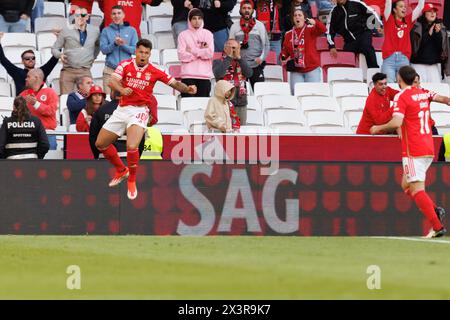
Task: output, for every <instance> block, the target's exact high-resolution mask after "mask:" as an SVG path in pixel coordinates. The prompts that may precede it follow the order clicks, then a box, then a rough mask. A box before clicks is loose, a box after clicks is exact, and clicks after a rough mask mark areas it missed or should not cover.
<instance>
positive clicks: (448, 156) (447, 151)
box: [442, 132, 450, 162]
mask: <svg viewBox="0 0 450 320" xmlns="http://www.w3.org/2000/svg"><path fill="white" fill-rule="evenodd" d="M442 143H443V144H444V157H445V161H446V162H450V132H449V133H446V134H444V137H443V141H442Z"/></svg>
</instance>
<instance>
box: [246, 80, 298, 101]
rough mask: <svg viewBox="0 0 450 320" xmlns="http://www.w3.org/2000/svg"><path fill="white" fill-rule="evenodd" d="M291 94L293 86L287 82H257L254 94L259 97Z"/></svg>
mask: <svg viewBox="0 0 450 320" xmlns="http://www.w3.org/2000/svg"><path fill="white" fill-rule="evenodd" d="M268 94H273V95H286V96H288V95H290V94H291V88H290V85H289V83H287V82H256V83H255V90H254V95H255V96H256V98H259V97H261V96H263V95H268Z"/></svg>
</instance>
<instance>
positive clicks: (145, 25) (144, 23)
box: [139, 21, 149, 35]
mask: <svg viewBox="0 0 450 320" xmlns="http://www.w3.org/2000/svg"><path fill="white" fill-rule="evenodd" d="M139 29H140V30H141V35H143V34H149V32H148V30H149V29H148V23H147V21H141V24H140V26H139Z"/></svg>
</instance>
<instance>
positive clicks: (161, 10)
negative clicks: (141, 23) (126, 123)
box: [145, 2, 173, 20]
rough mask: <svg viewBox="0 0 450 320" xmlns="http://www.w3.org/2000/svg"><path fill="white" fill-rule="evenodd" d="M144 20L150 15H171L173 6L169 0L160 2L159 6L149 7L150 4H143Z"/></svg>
mask: <svg viewBox="0 0 450 320" xmlns="http://www.w3.org/2000/svg"><path fill="white" fill-rule="evenodd" d="M145 13H146V18H147V19H146V20H149V19H150V17H164V16H172V15H173V7H172V5H171V4H170V2H162V3H161V4H160V5H159V6H156V7H151V6H150V5H145Z"/></svg>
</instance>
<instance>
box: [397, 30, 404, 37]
mask: <svg viewBox="0 0 450 320" xmlns="http://www.w3.org/2000/svg"><path fill="white" fill-rule="evenodd" d="M404 35H405V31H404V30H400V31H399V32H397V36H398V37H399V38H400V39H401V38H403V36H404Z"/></svg>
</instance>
